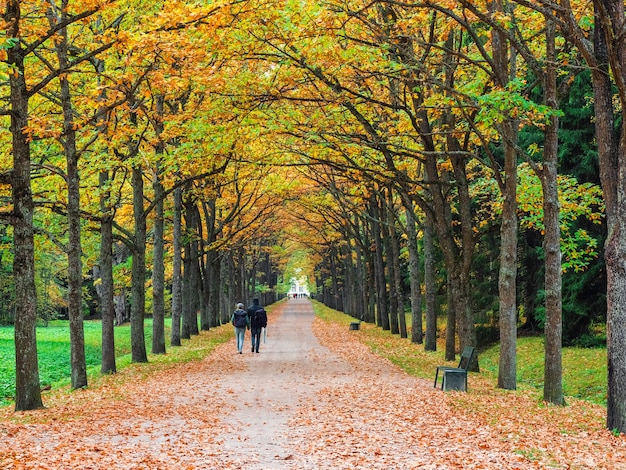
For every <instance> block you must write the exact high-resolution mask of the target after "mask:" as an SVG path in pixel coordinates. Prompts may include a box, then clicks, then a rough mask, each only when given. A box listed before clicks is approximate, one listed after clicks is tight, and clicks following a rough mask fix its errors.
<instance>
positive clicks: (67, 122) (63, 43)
mask: <svg viewBox="0 0 626 470" xmlns="http://www.w3.org/2000/svg"><path fill="white" fill-rule="evenodd" d="M62 3H63V6H62V11H61V15H63V16H62V17H59V16H57V12H56V11H54V10H53V8H52V7H50V8H48V10H47V16H48V20H49V23H50V27H51V28H54V27H56V26H57V24H59V23H61V22H63V21H65V20H66V19H67V10H66V8H67V3H66V1H63V2H62ZM57 34H58V38H57V40H56V41H55V43H54V44H55V50H56V55H57V59H58V61H59V68H60V69H61V70H67V69H68V59H67V51H68V43H67V28H61V29H60V31H59V32H58V33H57ZM59 84H60V87H61V94H60V100H61V107H62V109H63V137H62V138H61V139H60V140H61V144H62V145H63V150H64V153H65V159H66V165H67V175H66V178H67V223H68V238H69V240H68V247H67V260H68V263H67V264H68V275H67V279H68V302H67V311H68V317H69V324H70V366H71V373H70V380H71V384H72V388H74V389H77V388H82V387H86V386H87V362H86V359H85V331H84V328H83V313H82V303H83V302H82V300H83V295H82V294H83V292H82V289H83V267H82V266H83V265H82V261H81V255H82V248H81V234H80V231H81V226H80V176H79V174H78V158H79V157H78V153H77V151H76V131H75V130H74V129H75V126H74V112H73V106H72V98H71V94H70V83H69V80H68V78H67V74H62V75H60V76H59Z"/></svg>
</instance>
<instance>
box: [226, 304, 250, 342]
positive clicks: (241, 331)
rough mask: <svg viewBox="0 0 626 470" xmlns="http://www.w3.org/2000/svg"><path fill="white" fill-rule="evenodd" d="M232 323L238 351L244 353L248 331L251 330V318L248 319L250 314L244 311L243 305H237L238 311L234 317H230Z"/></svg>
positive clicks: (234, 313)
mask: <svg viewBox="0 0 626 470" xmlns="http://www.w3.org/2000/svg"><path fill="white" fill-rule="evenodd" d="M230 322H231V323H232V324H233V326H234V327H235V337H236V338H237V351H238V352H239V354H241V353H242V352H243V345H244V339H245V336H246V329H248V330H249V329H250V318H249V317H248V313H247V312H246V311H245V310H244V309H243V304H242V303H238V304H237V310H235V311H234V312H233V315H232V316H231V317H230Z"/></svg>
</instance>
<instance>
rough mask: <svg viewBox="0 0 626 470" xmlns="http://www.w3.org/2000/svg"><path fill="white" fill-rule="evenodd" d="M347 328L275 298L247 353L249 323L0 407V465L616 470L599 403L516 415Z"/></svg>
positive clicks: (497, 399) (618, 448)
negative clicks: (179, 352) (185, 353)
mask: <svg viewBox="0 0 626 470" xmlns="http://www.w3.org/2000/svg"><path fill="white" fill-rule="evenodd" d="M358 333H359V332H358V331H348V330H347V328H345V327H343V326H338V325H335V324H332V323H327V322H324V321H322V320H320V319H316V318H315V317H314V315H313V310H312V306H311V303H310V301H308V300H306V299H304V300H294V299H291V300H289V301H287V302H282V303H281V304H278V306H277V307H276V308H274V309H273V310H272V313H271V315H270V324H269V325H268V328H267V340H266V342H263V343H262V345H261V350H260V353H258V354H255V353H252V352H250V346H249V345H250V339H249V334H248V335H247V336H246V349H244V353H243V354H241V355H240V354H236V347H235V342H234V335H233V340H232V341H229V342H227V343H224V344H222V345H220V346H218V347H217V348H216V349H215V350H214V351H213V353H211V355H210V356H208V357H207V358H206V359H204V360H202V361H198V362H193V363H188V364H185V365H180V366H176V367H174V368H170V369H168V370H167V371H159V372H157V373H156V374H152V375H149V376H146V377H136V376H133V377H132V380H127V378H126V379H125V378H124V374H117V375H119V378H116V380H114V381H111V382H110V383H108V384H107V385H104V386H100V387H97V388H93V389H92V388H90V389H85V390H80V391H76V392H73V393H72V394H71V395H70V398H69V399H68V395H65V396H64V401H60V400H57V401H54V400H53V401H51V402H48V403H47V408H45V409H43V410H38V411H33V412H27V413H20V414H19V418H16V417H15V414H13V413H12V412H11V411H10V410H2V412H1V414H0V468H1V469H7V470H8V469H81V470H83V469H128V470H131V469H132V470H135V469H137V470H138V469H146V470H154V469H168V470H169V469H227V468H236V469H239V468H241V469H353V468H359V469H385V470H386V469H492V468H493V469H538V468H540V469H620V468H623V469H626V439H625V438H624V436H619V437H616V436H613V435H612V434H611V433H610V432H609V431H607V430H605V429H602V425H601V423H600V422H599V421H598V419H596V418H595V417H594V418H593V419H589V416H588V415H589V414H590V413H591V414H595V413H601V409H600V408H599V407H596V406H595V405H594V406H590V407H587V406H586V405H584V404H579V405H576V404H573V405H571V406H568V407H565V408H560V407H544V409H543V410H540V411H539V412H533V411H532V410H533V409H535V410H536V409H537V407H538V406H537V404H536V403H533V404H528V405H527V406H526V408H529V411H528V412H526V413H522V412H518V411H516V410H519V409H525V408H524V403H522V404H521V406H522V408H520V404H519V403H517V402H519V397H516V396H515V395H510V396H509V395H506V394H504V395H502V394H500V395H497V394H493V395H492V396H484V395H490V394H489V393H488V392H486V393H484V394H479V393H477V392H476V390H472V386H471V381H470V392H469V393H463V392H443V391H442V390H441V389H439V388H437V389H434V388H433V384H432V382H431V381H429V380H423V379H416V378H413V377H410V376H408V375H407V374H405V373H404V372H403V371H401V370H400V369H399V368H397V367H396V366H394V365H393V364H391V363H390V362H389V361H387V360H386V359H381V358H380V357H378V356H376V355H374V354H373V353H371V352H370V349H369V348H368V347H367V346H365V345H363V344H362V343H361V342H360V341H359V339H358ZM433 373H434V371H433ZM503 397H504V398H503ZM511 400H516V402H515V403H514V402H513V401H511ZM473 403H474V406H473ZM485 403H488V405H486V404H485ZM489 410H491V411H489ZM594 416H595V415H594ZM589 422H592V423H597V424H596V425H589V424H588V423H589ZM582 423H587V424H584V425H583V424H582Z"/></svg>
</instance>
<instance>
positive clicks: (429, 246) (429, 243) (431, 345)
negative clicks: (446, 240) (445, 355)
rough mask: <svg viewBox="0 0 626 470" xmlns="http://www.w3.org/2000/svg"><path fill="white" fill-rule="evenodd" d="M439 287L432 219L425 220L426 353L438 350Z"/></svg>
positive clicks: (428, 217)
mask: <svg viewBox="0 0 626 470" xmlns="http://www.w3.org/2000/svg"><path fill="white" fill-rule="evenodd" d="M436 293H437V285H436V279H435V249H434V246H433V226H432V217H430V216H429V215H428V214H426V219H425V220H424V297H425V300H426V341H425V343H424V349H425V350H426V351H436V350H437V305H436V302H437V296H436Z"/></svg>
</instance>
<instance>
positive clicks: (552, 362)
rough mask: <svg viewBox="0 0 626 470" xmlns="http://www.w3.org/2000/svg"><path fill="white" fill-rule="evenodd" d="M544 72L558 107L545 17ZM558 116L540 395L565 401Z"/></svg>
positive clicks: (550, 164)
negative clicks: (542, 378)
mask: <svg viewBox="0 0 626 470" xmlns="http://www.w3.org/2000/svg"><path fill="white" fill-rule="evenodd" d="M546 20H547V21H546V48H547V51H546V59H547V60H546V74H545V80H544V95H545V102H546V105H547V106H549V107H551V108H552V109H554V110H556V109H557V88H556V87H557V83H556V69H555V65H554V64H556V50H555V25H554V21H552V20H550V19H549V18H547V19H546ZM558 128H559V121H558V117H557V116H552V117H551V118H550V123H549V124H548V125H547V126H546V130H545V145H544V159H543V160H544V161H543V170H542V171H541V172H540V173H539V177H540V178H541V187H542V189H543V223H544V228H545V234H544V239H543V251H544V256H545V292H546V323H545V356H544V380H543V399H544V400H545V401H546V402H549V403H552V404H555V405H564V404H565V400H564V399H563V379H562V376H563V365H562V345H561V342H562V331H563V325H562V305H561V302H562V300H561V293H562V288H561V282H562V281H561V230H560V225H559V212H560V211H559V191H558V185H557V168H558V150H559V143H558Z"/></svg>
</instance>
